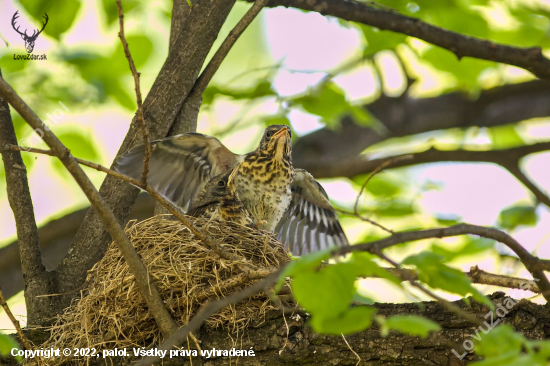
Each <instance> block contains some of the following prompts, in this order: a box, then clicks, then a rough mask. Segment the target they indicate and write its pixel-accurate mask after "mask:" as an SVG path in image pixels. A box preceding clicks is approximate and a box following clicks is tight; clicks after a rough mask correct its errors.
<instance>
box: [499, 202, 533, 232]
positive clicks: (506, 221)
mask: <svg viewBox="0 0 550 366" xmlns="http://www.w3.org/2000/svg"><path fill="white" fill-rule="evenodd" d="M537 221H538V216H537V213H536V207H533V206H514V207H510V208H507V209H505V210H503V211H502V212H501V213H500V214H499V216H498V224H499V225H500V226H501V227H502V228H503V229H507V230H512V229H515V228H516V227H518V226H520V225H525V226H535V225H536V224H537Z"/></svg>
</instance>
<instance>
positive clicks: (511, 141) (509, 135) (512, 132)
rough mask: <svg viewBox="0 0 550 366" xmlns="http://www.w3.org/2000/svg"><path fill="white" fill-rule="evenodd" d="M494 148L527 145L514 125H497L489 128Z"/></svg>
mask: <svg viewBox="0 0 550 366" xmlns="http://www.w3.org/2000/svg"><path fill="white" fill-rule="evenodd" d="M487 132H488V133H489V137H490V138H491V142H492V144H493V148H494V149H506V148H510V147H516V146H522V145H525V142H524V141H523V139H522V138H521V136H520V135H519V134H518V132H517V131H516V127H515V126H514V125H504V126H496V127H491V128H488V129H487Z"/></svg>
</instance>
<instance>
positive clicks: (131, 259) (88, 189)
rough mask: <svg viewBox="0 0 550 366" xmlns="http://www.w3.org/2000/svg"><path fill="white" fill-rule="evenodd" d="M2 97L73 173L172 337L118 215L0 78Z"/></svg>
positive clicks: (171, 327) (163, 328)
mask: <svg viewBox="0 0 550 366" xmlns="http://www.w3.org/2000/svg"><path fill="white" fill-rule="evenodd" d="M0 94H1V95H2V96H3V98H4V99H6V101H7V102H8V103H10V105H11V106H12V107H13V108H14V109H15V110H16V111H17V112H18V113H19V115H21V117H22V118H23V119H24V120H25V121H26V122H27V123H28V124H29V125H30V126H31V127H32V128H33V129H34V130H41V131H42V133H43V137H42V138H43V140H44V142H45V143H46V144H47V145H48V146H49V147H50V148H51V149H52V152H53V153H54V154H55V155H56V156H57V157H58V158H59V160H61V162H62V163H63V165H64V166H65V168H66V169H67V170H68V171H69V172H70V173H71V175H72V176H73V178H74V179H75V181H76V182H77V183H78V185H79V186H80V188H81V189H82V191H83V192H84V194H85V195H86V197H87V198H88V200H89V201H90V203H91V204H92V207H93V208H94V210H95V211H96V212H97V214H98V215H99V217H100V218H101V220H102V222H103V224H104V225H105V227H106V229H107V231H108V232H109V234H110V235H111V237H112V238H113V240H114V241H115V243H116V244H117V246H118V248H119V250H120V252H121V253H122V255H123V256H124V259H125V260H126V262H127V263H128V267H129V268H130V270H131V272H132V274H133V275H134V277H135V279H136V284H137V286H138V288H139V291H140V293H141V295H142V296H143V297H144V298H145V301H146V302H147V305H148V307H149V311H151V313H152V315H153V317H154V319H155V321H156V323H157V326H158V327H159V329H160V331H161V332H162V333H163V334H164V335H165V336H168V335H170V334H172V333H173V332H174V331H175V330H176V329H177V325H176V323H175V322H174V320H173V319H172V317H171V316H170V313H169V312H168V310H167V309H166V307H165V306H164V303H163V301H162V299H161V297H160V295H159V293H158V291H157V289H156V286H155V284H154V283H153V282H152V281H151V278H150V277H149V274H148V273H147V270H146V268H145V266H144V265H143V263H142V262H141V259H140V258H139V255H138V254H137V252H136V250H135V248H134V247H133V245H132V243H130V240H129V239H128V237H127V236H126V234H125V233H124V229H123V228H122V227H121V226H120V224H119V223H118V222H117V220H116V217H115V215H114V214H113V212H112V211H111V210H110V209H109V207H108V206H107V203H106V202H105V200H104V199H103V197H101V195H100V194H99V192H98V191H97V190H96V189H95V187H94V185H93V184H92V182H91V181H90V179H89V178H88V176H87V175H86V174H85V173H84V171H83V170H82V168H81V167H80V165H78V162H77V161H76V159H75V158H74V157H73V156H72V155H71V153H70V151H69V150H68V149H67V148H66V147H65V145H63V143H62V142H61V141H59V139H58V138H57V136H55V134H54V133H53V132H52V131H50V130H49V129H48V128H46V126H45V125H44V123H43V122H42V121H41V120H40V119H39V118H38V117H37V116H36V114H35V113H34V112H33V111H32V110H31V109H30V108H29V106H28V105H27V104H26V103H25V102H24V101H23V100H22V99H21V98H20V97H19V96H18V95H17V94H16V93H15V91H14V90H13V89H12V88H11V86H10V85H9V84H8V83H6V81H5V80H4V79H2V78H0Z"/></svg>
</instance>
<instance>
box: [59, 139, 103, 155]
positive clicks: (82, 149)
mask: <svg viewBox="0 0 550 366" xmlns="http://www.w3.org/2000/svg"><path fill="white" fill-rule="evenodd" d="M57 137H58V138H59V139H60V140H61V142H63V144H64V145H65V146H67V148H69V150H71V154H72V155H73V156H76V157H79V158H81V159H85V160H95V159H97V158H98V153H97V151H96V149H95V145H94V144H93V143H92V142H91V141H90V140H89V139H86V138H85V137H84V136H83V135H82V134H81V133H77V132H64V133H59V134H58V135H57Z"/></svg>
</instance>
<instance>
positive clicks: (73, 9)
mask: <svg viewBox="0 0 550 366" xmlns="http://www.w3.org/2000/svg"><path fill="white" fill-rule="evenodd" d="M20 3H21V5H23V7H24V8H25V10H26V11H27V12H28V13H29V14H30V15H31V16H32V17H33V18H34V19H35V20H36V22H35V23H37V24H36V26H37V27H39V28H38V29H41V28H42V25H41V22H44V18H43V17H44V13H46V14H48V17H49V20H48V24H47V25H46V27H45V28H44V31H43V32H44V33H45V34H47V35H49V36H51V37H53V38H55V39H57V40H59V38H60V36H61V34H62V33H65V32H66V31H67V30H68V29H69V28H70V27H71V26H72V24H73V22H74V21H75V19H76V15H77V13H78V10H79V9H80V1H78V0H58V1H31V0H21V1H20ZM27 33H29V34H32V31H31V30H30V29H29V31H28V32H27Z"/></svg>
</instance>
